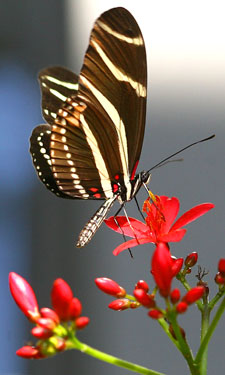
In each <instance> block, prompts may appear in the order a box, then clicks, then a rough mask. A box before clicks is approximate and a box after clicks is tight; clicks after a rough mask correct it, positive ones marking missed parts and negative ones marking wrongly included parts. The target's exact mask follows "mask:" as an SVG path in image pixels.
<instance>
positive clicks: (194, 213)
mask: <svg viewBox="0 0 225 375" xmlns="http://www.w3.org/2000/svg"><path fill="white" fill-rule="evenodd" d="M213 207H214V204H212V203H202V204H199V205H198V206H195V207H193V208H191V209H190V210H189V211H187V212H185V213H184V214H183V215H182V216H181V217H180V218H179V219H178V220H177V221H176V223H175V224H174V225H173V226H172V228H171V230H173V231H174V230H175V229H178V228H181V227H183V226H184V225H187V224H189V223H191V222H192V221H194V220H196V219H198V218H199V217H200V216H202V215H204V214H205V213H206V212H208V211H209V210H211V209H212V208H213Z"/></svg>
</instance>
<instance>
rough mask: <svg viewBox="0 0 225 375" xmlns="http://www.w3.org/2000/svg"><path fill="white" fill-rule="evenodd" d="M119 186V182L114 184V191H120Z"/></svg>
mask: <svg viewBox="0 0 225 375" xmlns="http://www.w3.org/2000/svg"><path fill="white" fill-rule="evenodd" d="M118 189H119V187H118V185H117V184H113V193H116V192H117V191H118Z"/></svg>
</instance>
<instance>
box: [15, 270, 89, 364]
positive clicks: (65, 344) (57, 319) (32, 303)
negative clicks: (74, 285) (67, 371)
mask: <svg viewBox="0 0 225 375" xmlns="http://www.w3.org/2000/svg"><path fill="white" fill-rule="evenodd" d="M9 286H10V291H11V294H12V296H13V298H14V300H15V302H16V303H17V305H18V306H19V308H20V309H21V310H22V312H23V313H24V315H25V316H26V317H27V318H28V319H29V320H30V321H31V322H32V323H34V324H35V326H34V327H33V328H32V329H31V334H32V335H33V336H34V337H35V338H37V339H38V342H37V343H36V344H35V345H26V346H23V347H22V348H20V349H19V350H17V352H16V354H17V355H18V356H21V357H24V358H30V359H39V358H45V357H49V356H52V355H54V354H56V353H57V352H61V351H64V350H66V349H67V348H69V347H70V340H71V339H72V338H73V336H74V335H75V332H76V330H77V329H82V328H84V327H86V325H87V324H88V323H89V318H88V317H85V316H81V312H82V305H81V302H80V300H79V299H78V298H76V297H74V296H73V292H72V290H71V288H70V286H69V285H68V284H67V283H66V282H65V281H64V280H63V279H57V280H55V281H54V283H53V287H52V291H51V300H52V306H53V309H50V308H48V307H43V308H41V309H39V307H38V303H37V299H36V296H35V293H34V291H33V289H32V288H31V286H30V285H29V284H28V282H27V281H26V280H25V279H24V278H23V277H21V276H20V275H18V274H16V273H15V272H11V273H10V274H9Z"/></svg>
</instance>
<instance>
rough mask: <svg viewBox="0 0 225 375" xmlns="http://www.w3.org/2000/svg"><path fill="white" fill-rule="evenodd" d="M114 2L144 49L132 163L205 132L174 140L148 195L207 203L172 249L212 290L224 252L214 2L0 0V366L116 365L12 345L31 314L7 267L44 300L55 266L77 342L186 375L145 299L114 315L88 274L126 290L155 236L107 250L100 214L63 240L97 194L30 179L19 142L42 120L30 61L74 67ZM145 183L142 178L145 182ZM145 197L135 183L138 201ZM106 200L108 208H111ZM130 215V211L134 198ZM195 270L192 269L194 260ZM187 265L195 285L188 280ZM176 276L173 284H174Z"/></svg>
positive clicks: (223, 91) (212, 369) (224, 82)
mask: <svg viewBox="0 0 225 375" xmlns="http://www.w3.org/2000/svg"><path fill="white" fill-rule="evenodd" d="M115 6H124V7H126V8H127V9H128V10H130V11H131V13H132V14H133V15H134V17H135V18H136V20H137V21H138V23H139V25H140V28H141V30H142V33H143V35H144V38H145V43H146V49H147V55H148V112H147V120H146V133H145V140H144V145H143V152H142V158H141V162H140V165H139V171H140V170H143V169H149V168H150V167H151V166H153V165H154V164H156V163H157V162H159V161H160V160H162V159H163V158H164V157H166V156H168V155H170V154H172V153H174V152H175V151H177V150H178V149H180V148H182V147H184V146H186V145H187V144H189V143H191V142H194V141H196V140H199V139H201V138H204V137H207V136H209V135H211V134H213V133H215V134H216V138H215V139H213V140H212V141H210V142H207V143H204V144H200V145H198V146H197V147H195V148H193V149H191V150H188V151H187V152H184V153H183V155H182V157H183V159H184V161H183V162H180V163H171V164H169V165H167V166H165V167H162V168H159V169H157V170H155V171H154V172H153V174H152V180H151V185H150V188H151V190H152V191H153V192H154V193H157V194H166V195H168V196H177V197H178V198H179V199H180V200H181V211H180V213H183V212H184V211H185V210H187V209H189V208H191V207H192V206H193V205H195V204H199V203H203V202H207V201H210V202H213V203H215V205H216V207H215V209H214V210H213V211H210V212H209V213H208V214H207V215H205V216H204V217H203V218H201V219H199V221H197V222H196V223H194V224H190V225H189V227H188V232H187V235H186V237H185V239H184V240H183V241H182V244H175V245H173V246H172V247H171V251H172V253H173V255H175V256H177V257H181V256H183V257H185V256H186V255H187V254H188V253H189V252H190V251H198V252H199V264H201V265H202V267H206V269H207V270H208V271H209V276H208V281H209V286H210V293H211V295H213V293H214V292H215V290H216V288H215V286H214V282H213V278H214V275H215V273H216V271H217V262H218V259H219V258H220V257H224V256H225V253H224V222H225V217H224V211H225V210H224V208H225V203H224V186H225V173H224V172H225V171H224V161H225V147H224V141H225V113H224V107H225V105H224V104H225V103H224V100H225V38H224V33H225V24H224V11H225V9H224V8H225V6H224V2H223V1H219V0H214V1H212V0H211V1H206V0H205V1H201V0H199V1H197V2H196V1H194V0H190V1H189V2H184V1H183V2H180V1H178V0H171V1H169V2H168V1H167V0H164V1H163V0H161V1H160V0H159V1H157V2H155V1H152V0H150V1H147V2H146V1H144V0H139V1H138V2H137V1H131V0H130V1H129V2H128V1H125V0H124V1H117V0H114V1H110V0H104V1H103V0H102V1H100V0H95V1H91V0H82V1H81V0H80V1H79V0H77V1H76V0H64V1H61V0H58V1H54V0H47V1H46V0H39V1H35V0H20V1H14V0H8V1H1V2H0V54H1V59H0V103H1V104H0V105H1V110H0V124H1V137H0V144H1V148H0V168H1V171H0V173H1V184H0V189H1V190H0V191H1V229H0V230H1V258H0V267H1V272H0V280H1V282H0V292H1V306H2V307H1V337H2V339H1V343H0V357H1V361H0V374H29V375H31V374H32V375H36V374H40V373H41V374H42V375H47V374H51V373H54V374H55V375H59V374H61V373H62V372H63V371H64V372H65V370H66V372H67V373H74V374H75V373H77V374H89V373H90V369H91V373H92V374H98V375H99V374H105V373H107V375H114V374H117V375H120V374H121V375H123V374H125V373H127V371H125V370H123V369H120V368H114V367H110V365H107V364H104V363H101V362H98V361H97V360H95V359H93V358H88V357H87V356H85V355H83V354H81V353H79V352H75V351H71V352H67V353H64V354H61V355H58V356H56V357H54V358H52V359H49V360H42V361H26V360H24V359H21V358H18V357H16V355H15V351H16V350H17V349H18V348H19V347H21V346H23V345H25V344H26V343H27V342H28V341H29V340H30V338H31V337H30V336H29V330H30V328H31V325H30V324H29V323H28V322H26V321H25V319H24V317H23V315H22V313H21V312H20V311H19V310H18V309H17V307H16V306H15V304H14V302H13V301H12V298H11V296H10V294H9V290H8V273H9V272H10V271H15V272H17V273H19V274H21V275H22V276H23V277H25V278H26V279H27V280H28V281H29V282H30V283H31V284H32V286H33V288H34V290H35V292H36V294H37V297H38V300H39V304H40V306H50V297H49V295H50V290H51V286H52V283H53V281H54V279H56V278H57V277H62V278H64V279H65V280H66V281H67V282H68V283H69V284H70V285H71V287H72V289H73V291H74V293H75V295H76V296H77V297H78V298H80V299H81V300H82V303H83V313H84V315H87V316H89V317H90V318H91V323H90V326H89V327H88V328H86V330H84V331H83V332H80V334H79V338H80V339H81V341H84V342H86V343H87V344H89V345H91V346H93V347H96V348H98V349H100V350H105V351H106V352H108V353H110V354H113V355H116V356H119V357H122V358H124V359H126V360H128V361H134V362H136V363H139V364H142V365H144V366H147V367H150V368H153V369H155V370H157V371H161V372H164V373H166V374H171V375H172V374H173V375H178V374H181V373H182V374H185V373H188V371H187V368H186V364H185V363H184V361H183V358H181V356H180V355H179V354H178V353H177V351H176V349H175V348H174V347H173V346H172V344H171V343H170V342H169V340H168V339H167V337H165V335H164V333H163V332H162V331H161V329H160V327H159V326H158V324H157V322H155V321H153V320H151V319H150V318H148V317H147V314H146V311H145V310H143V309H138V310H135V311H124V312H121V313H116V312H113V311H111V310H109V309H108V308H107V305H108V303H109V302H110V301H111V298H110V297H109V296H105V295H103V294H102V293H100V292H99V290H97V288H96V287H95V285H94V282H93V280H94V279H95V278H96V277H101V276H106V277H110V278H112V279H115V280H116V281H118V282H119V283H120V284H121V285H122V286H124V287H125V288H127V290H128V291H129V292H132V289H133V287H134V284H135V283H136V282H137V281H138V280H139V279H145V280H146V281H149V282H150V284H151V285H153V283H152V279H151V276H150V274H149V269H150V257H151V254H152V251H153V246H140V247H136V248H134V250H133V255H134V259H131V258H130V256H129V254H128V253H126V252H124V253H122V254H121V255H120V256H118V257H114V256H113V255H112V251H113V249H114V248H115V247H116V245H117V244H119V243H121V242H122V238H121V237H120V236H119V235H116V234H115V233H113V232H111V231H109V230H108V229H107V228H105V227H104V225H103V226H102V227H101V229H100V230H99V231H98V232H97V234H96V236H95V237H94V239H93V240H92V241H91V243H90V244H89V245H88V246H87V247H86V248H84V249H82V250H81V249H77V248H75V240H76V238H77V236H78V234H79V232H80V230H81V228H82V226H83V225H84V224H85V222H86V221H87V220H88V219H89V218H90V217H91V216H92V214H93V213H94V212H95V210H96V209H97V208H98V203H96V202H88V201H74V202H73V201H70V200H69V201H67V200H63V199H59V198H57V197H55V196H54V195H51V193H50V192H49V191H48V190H47V189H46V188H45V187H44V186H43V185H42V184H41V182H40V181H39V180H38V178H37V176H36V173H35V170H34V168H33V166H32V162H31V157H30V154H29V136H30V134H31V131H32V129H33V128H34V127H35V126H36V125H38V124H39V123H43V119H42V117H41V109H40V91H39V85H38V82H37V75H38V71H39V70H40V69H42V68H44V67H46V66H50V65H63V66H66V67H68V68H70V69H72V70H74V71H75V72H77V73H78V72H79V70H80V67H81V65H82V60H83V56H84V53H85V50H86V48H87V46H88V38H89V33H90V31H91V28H92V25H93V22H94V21H95V19H96V18H97V17H98V16H99V15H100V14H101V13H102V12H103V11H105V10H107V9H109V8H111V7H115ZM143 190H144V189H143ZM145 197H146V193H145V192H144V191H142V192H140V194H139V197H138V199H139V202H140V203H141V202H143V199H144V198H145ZM116 209H117V207H114V210H116ZM127 211H128V214H129V215H130V216H132V215H133V216H136V217H139V216H138V213H137V208H136V206H135V205H134V204H133V203H130V204H129V205H127ZM196 271H197V270H196ZM195 274H196V272H195V271H194V272H193V275H191V276H190V282H191V283H192V284H193V285H194V284H195V283H196V279H195V277H194V275H195ZM174 285H176V283H174ZM179 321H180V324H181V325H182V327H184V329H185V330H186V334H187V339H188V340H189V341H190V343H191V345H192V347H193V350H194V351H196V350H197V348H198V344H199V334H200V332H199V327H200V326H199V323H200V320H199V314H198V311H197V309H196V308H195V307H192V308H190V309H189V311H188V313H186V314H184V315H183V316H180V320H179ZM224 323H225V319H224V317H223V318H222V320H221V322H220V326H219V327H218V328H217V330H216V334H215V336H214V337H213V340H212V342H211V344H210V347H209V358H210V359H209V364H208V368H209V373H222V372H223V371H224Z"/></svg>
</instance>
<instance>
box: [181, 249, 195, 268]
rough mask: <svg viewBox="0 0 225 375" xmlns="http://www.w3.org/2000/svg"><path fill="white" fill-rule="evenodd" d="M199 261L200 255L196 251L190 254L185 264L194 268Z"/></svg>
mask: <svg viewBox="0 0 225 375" xmlns="http://www.w3.org/2000/svg"><path fill="white" fill-rule="evenodd" d="M197 261H198V253H196V251H193V252H192V253H190V254H189V255H188V256H187V257H186V259H185V261H184V264H185V266H186V267H188V268H189V267H193V266H194V265H195V264H196V263H197Z"/></svg>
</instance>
